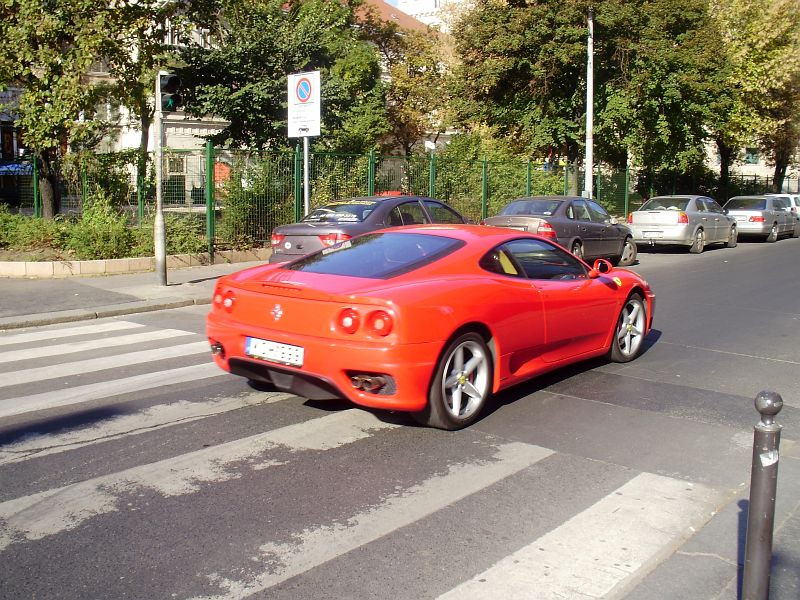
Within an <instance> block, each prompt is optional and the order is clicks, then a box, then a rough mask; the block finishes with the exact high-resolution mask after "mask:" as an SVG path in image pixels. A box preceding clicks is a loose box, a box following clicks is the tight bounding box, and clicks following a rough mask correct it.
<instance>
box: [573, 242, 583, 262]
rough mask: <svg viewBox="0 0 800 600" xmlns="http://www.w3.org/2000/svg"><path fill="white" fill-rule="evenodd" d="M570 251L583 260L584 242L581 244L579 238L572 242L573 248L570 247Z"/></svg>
mask: <svg viewBox="0 0 800 600" xmlns="http://www.w3.org/2000/svg"><path fill="white" fill-rule="evenodd" d="M570 252H572V253H573V254H574V255H575V256H577V257H578V258H580V259H581V260H583V244H581V243H580V242H579V241H578V240H575V241H574V242H572V248H570Z"/></svg>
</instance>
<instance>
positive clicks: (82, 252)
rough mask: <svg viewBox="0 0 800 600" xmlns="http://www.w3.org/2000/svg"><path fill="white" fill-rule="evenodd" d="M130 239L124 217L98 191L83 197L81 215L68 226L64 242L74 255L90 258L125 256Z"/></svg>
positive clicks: (107, 198)
mask: <svg viewBox="0 0 800 600" xmlns="http://www.w3.org/2000/svg"><path fill="white" fill-rule="evenodd" d="M132 242H133V234H132V232H131V229H130V228H129V227H128V218H127V217H126V216H125V215H123V214H122V213H120V212H119V211H118V210H117V209H116V208H114V207H113V206H112V200H111V198H110V197H109V196H107V195H106V194H104V193H102V192H99V191H98V192H97V193H96V194H95V195H93V196H91V197H90V198H88V199H87V201H86V204H85V205H84V207H83V214H82V215H81V218H80V219H79V220H78V221H76V222H74V223H73V224H72V225H71V227H69V228H68V231H67V239H66V244H65V246H66V248H67V249H68V250H72V251H73V252H74V253H75V257H76V258H77V259H79V260H93V259H101V258H123V257H125V256H128V255H129V254H130V248H131V245H132Z"/></svg>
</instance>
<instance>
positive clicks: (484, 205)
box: [481, 156, 489, 219]
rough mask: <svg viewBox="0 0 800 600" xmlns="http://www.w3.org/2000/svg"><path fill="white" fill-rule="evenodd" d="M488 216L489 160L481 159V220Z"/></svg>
mask: <svg viewBox="0 0 800 600" xmlns="http://www.w3.org/2000/svg"><path fill="white" fill-rule="evenodd" d="M488 216H489V159H488V158H487V157H485V156H484V157H483V185H481V218H482V219H485V218H486V217H488Z"/></svg>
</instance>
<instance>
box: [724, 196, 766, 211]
mask: <svg viewBox="0 0 800 600" xmlns="http://www.w3.org/2000/svg"><path fill="white" fill-rule="evenodd" d="M725 208H728V209H730V210H766V209H767V201H766V199H765V198H731V199H730V200H728V201H727V202H726V203H725Z"/></svg>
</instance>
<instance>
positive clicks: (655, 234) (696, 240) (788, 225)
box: [628, 194, 800, 254]
mask: <svg viewBox="0 0 800 600" xmlns="http://www.w3.org/2000/svg"><path fill="white" fill-rule="evenodd" d="M799 200H800V198H798V197H796V196H792V195H789V194H766V195H760V196H755V195H754V196H734V197H733V198H731V199H730V200H728V201H727V202H726V203H725V205H724V206H720V205H719V204H718V203H717V202H716V201H715V200H713V199H712V198H709V197H708V196H698V195H683V196H656V197H654V198H650V199H649V200H648V201H647V202H645V203H644V204H643V205H642V207H641V208H640V209H639V210H637V211H634V212H632V213H631V214H630V215H628V225H629V226H630V228H631V231H632V232H633V238H634V241H635V242H636V243H637V244H639V245H645V244H647V245H651V246H655V245H681V246H687V247H688V248H689V252H692V253H695V254H699V253H700V252H702V251H703V249H704V248H705V247H706V246H707V245H709V244H715V243H720V244H725V245H727V246H728V247H729V248H733V247H735V246H736V244H737V240H738V238H739V237H740V236H752V237H759V238H763V239H764V240H765V241H767V242H775V241H777V240H778V238H779V237H781V236H791V237H800V212H799V211H798V201H799Z"/></svg>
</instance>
